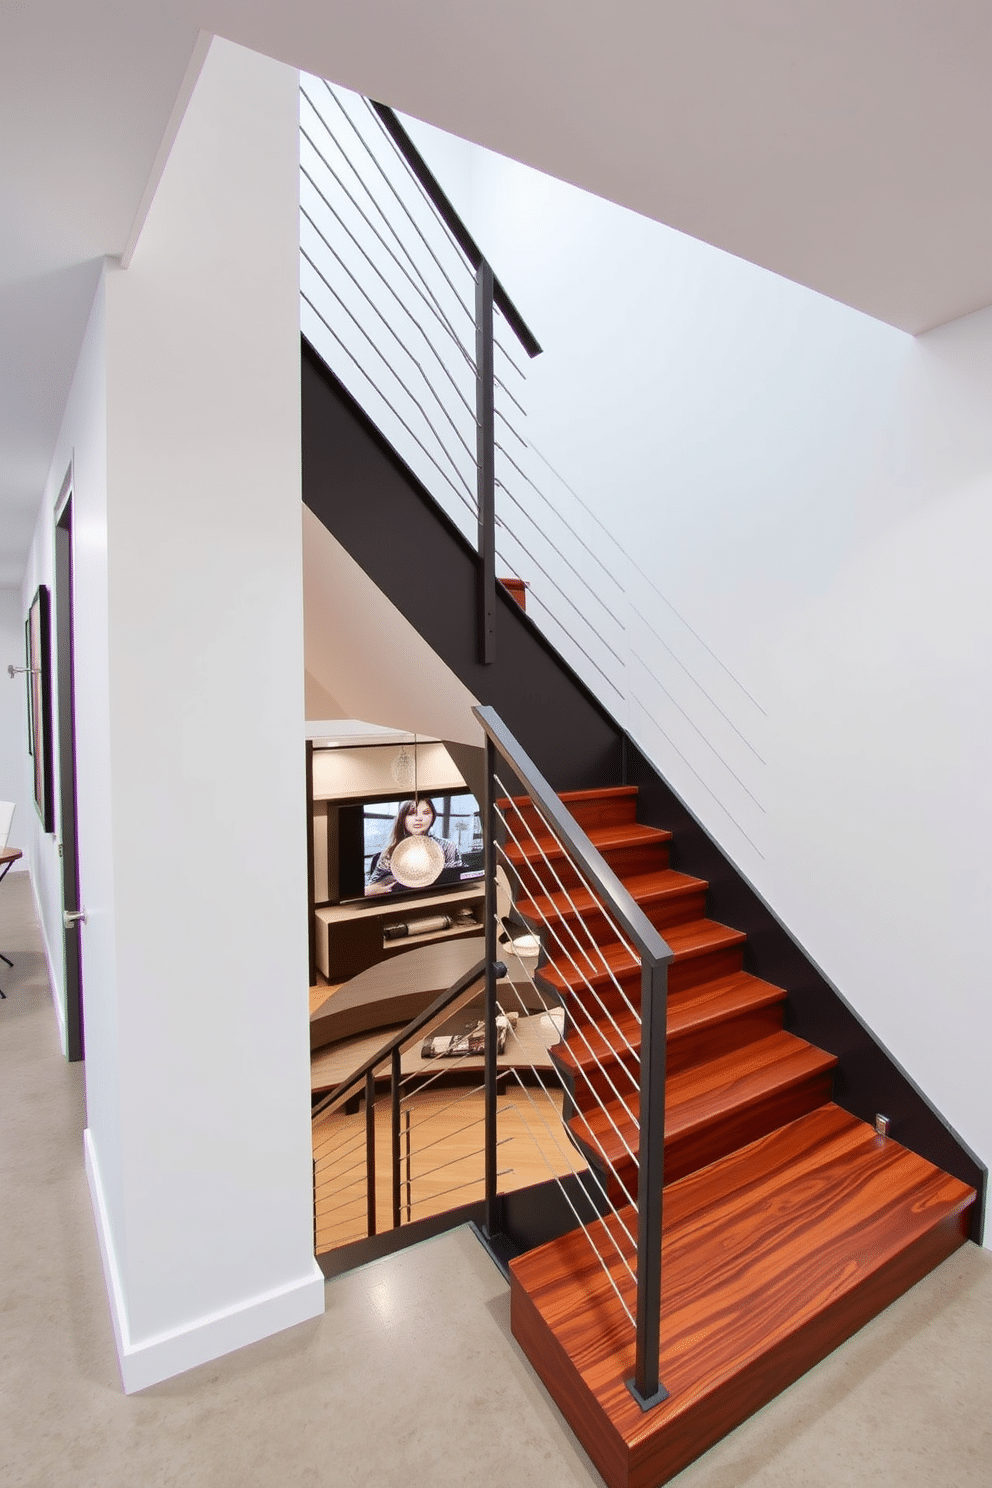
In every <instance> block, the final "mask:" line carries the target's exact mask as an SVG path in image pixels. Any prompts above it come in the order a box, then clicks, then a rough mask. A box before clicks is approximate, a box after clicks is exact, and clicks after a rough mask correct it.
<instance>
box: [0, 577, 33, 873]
mask: <svg viewBox="0 0 992 1488" xmlns="http://www.w3.org/2000/svg"><path fill="white" fill-rule="evenodd" d="M11 663H12V664H13V665H14V666H21V667H22V666H24V664H25V662H24V611H23V610H22V608H21V591H20V590H19V589H4V588H0V800H3V801H13V802H14V820H13V822H12V823H11V828H10V842H9V846H10V847H21V845H22V842H23V841H24V840H25V839H26V836H27V831H28V811H29V809H30V811H31V812H32V813H33V812H34V809H35V808H34V797H33V796H32V794H31V782H30V780H29V777H28V725H27V703H26V698H27V693H26V689H25V686H24V678H23V677H22V676H18V677H15V678H14V679H13V681H12V680H11V679H10V678H9V677H8V676H7V667H8V666H9V665H10V664H11ZM27 866H28V864H27V859H26V858H22V859H21V860H20V861H19V862H17V863H15V864H14V866H13V868H11V869H10V872H11V873H16V872H18V871H19V870H24V869H26V868H27Z"/></svg>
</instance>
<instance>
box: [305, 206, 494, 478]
mask: <svg viewBox="0 0 992 1488" xmlns="http://www.w3.org/2000/svg"><path fill="white" fill-rule="evenodd" d="M300 212H301V215H302V216H304V217H305V218H306V220H307V221H308V222H309V223H310V226H311V227H312V228H313V230H314V232H315V233H316V234H317V235H318V237H319V238H320V240H321V242H322V243H323V245H324V247H325V248H326V249H327V251H328V253H330V254H331V255H332V256H333V257H334V259H335V260H336V261H337V263H338V264H339V265H340V267H341V268H342V269H343V271H344V273H345V274H347V276H348V278H349V279H350V280H351V282H352V284H354V286H355V288H356V289H357V290H358V292H359V294H360V295H361V296H362V298H363V299H364V300H365V301H366V303H367V304H368V306H369V308H370V309H371V310H372V312H373V313H374V314H375V315H377V316H378V318H379V320H380V321H381V322H382V324H383V326H384V327H385V329H386V330H387V332H388V333H389V335H390V336H391V337H392V338H393V340H394V341H395V343H396V345H397V346H398V347H399V348H400V350H401V351H402V352H403V353H404V355H405V356H407V357H409V359H410V361H411V362H412V363H413V365H414V366H415V367H416V369H417V371H418V372H419V373H420V375H421V377H422V378H423V380H424V382H425V384H426V385H427V387H428V388H429V390H430V392H431V394H432V395H433V397H434V401H435V402H436V403H437V405H438V408H439V409H440V410H441V412H442V413H443V414H444V417H445V418H446V419H447V421H448V423H449V424H450V425H451V428H452V431H453V432H454V435H455V438H456V439H457V440H458V442H459V444H460V445H461V446H462V448H463V450H464V451H465V453H466V455H468V457H469V459H470V460H472V459H474V454H473V451H472V449H471V448H470V446H469V444H468V441H467V440H466V439H465V437H464V435H463V434H462V432H461V430H460V429H459V428H458V425H457V424H456V423H455V421H454V419H453V418H452V416H451V414H450V412H449V411H448V406H447V404H446V403H445V401H444V399H443V398H442V397H441V395H440V393H438V391H437V389H436V388H435V386H434V384H433V382H432V381H431V379H430V378H429V377H428V375H427V372H426V371H425V369H424V366H423V363H422V362H419V361H418V360H417V358H416V356H414V354H413V352H412V351H411V349H410V347H409V346H407V344H406V342H405V341H404V340H403V338H402V337H401V336H400V335H399V333H398V332H397V331H396V329H395V327H394V326H392V325H391V324H390V323H389V321H388V320H387V318H386V316H385V315H384V314H383V313H382V311H381V310H380V309H379V307H378V305H377V304H376V303H375V301H374V300H373V299H372V297H371V295H370V294H369V292H368V290H367V289H365V287H364V285H362V284H361V283H360V281H359V280H358V279H357V277H356V276H355V275H354V274H353V273H352V272H351V270H350V269H349V268H348V266H347V264H346V263H345V262H344V260H343V259H342V258H341V255H340V254H339V253H338V251H337V249H336V248H334V247H333V245H332V244H331V243H329V242H328V241H327V239H326V238H325V237H324V236H323V235H322V233H321V231H320V228H319V227H318V225H317V223H316V222H315V221H314V220H313V218H312V217H311V216H310V214H309V212H308V211H307V209H306V207H304V206H302V205H301V207H300ZM300 253H301V254H302V256H303V257H304V258H305V259H306V260H307V262H308V263H309V264H310V267H311V268H312V269H314V271H315V272H316V273H317V274H319V275H320V277H321V279H322V280H323V282H324V283H325V284H326V285H327V287H328V289H329V290H330V291H331V293H332V294H333V295H334V297H335V299H336V300H337V302H338V304H339V305H340V306H341V308H342V309H343V310H344V311H345V312H346V313H347V314H348V315H351V311H349V310H348V307H347V305H346V304H345V303H344V300H343V299H342V298H341V296H340V294H338V292H337V290H336V289H333V288H332V287H331V284H330V282H329V280H328V279H327V277H326V276H325V275H324V274H323V273H322V272H321V270H320V269H319V268H317V265H316V264H315V263H314V261H313V259H312V258H311V257H310V256H309V254H308V253H307V252H306V250H305V249H304V248H303V246H302V244H301V246H300ZM351 318H352V319H353V320H354V321H355V324H356V325H357V324H358V320H357V318H356V317H355V316H354V315H351ZM366 334H367V333H366ZM368 339H369V340H370V341H371V338H368ZM380 355H382V353H381V352H380ZM383 359H384V360H385V358H383ZM386 365H387V366H389V365H390V364H389V362H388V361H387V362H386ZM442 365H443V363H442ZM391 370H392V372H393V376H394V377H396V380H397V382H399V383H400V385H401V386H402V387H403V389H404V391H405V392H407V393H409V394H410V397H411V400H412V399H413V394H412V393H410V389H409V388H407V387H406V384H405V383H404V382H403V380H402V378H401V377H400V376H399V375H398V373H397V372H396V369H395V368H392V369H391ZM463 401H464V402H465V406H466V407H467V408H469V412H471V408H470V407H469V404H468V400H467V399H464V400H463ZM417 406H418V407H419V406H420V405H419V404H418V405H417ZM429 427H430V428H431V430H432V432H433V433H434V435H435V437H436V438H437V440H438V443H439V444H440V445H441V446H442V448H443V447H444V442H443V440H442V439H441V436H440V435H439V434H438V433H437V431H436V430H435V429H434V428H433V425H429ZM446 453H447V451H446ZM449 458H450V456H449ZM452 464H454V462H452ZM456 468H457V467H456Z"/></svg>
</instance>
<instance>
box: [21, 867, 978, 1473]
mask: <svg viewBox="0 0 992 1488" xmlns="http://www.w3.org/2000/svg"><path fill="white" fill-rule="evenodd" d="M0 949H3V950H5V951H6V952H7V954H8V955H11V956H12V957H13V959H14V962H15V968H14V970H13V971H9V970H8V969H7V968H6V967H5V966H3V964H2V963H0V985H2V986H3V987H4V989H5V990H6V991H7V993H8V998H7V1001H6V1002H0V1485H2V1488H53V1485H58V1488H201V1485H202V1488H207V1485H211V1488H269V1485H272V1488H291V1485H297V1484H299V1485H305V1484H306V1485H310V1484H313V1485H317V1484H319V1485H328V1488H365V1485H369V1488H372V1485H376V1488H379V1485H382V1488H445V1485H455V1484H457V1485H463V1484H477V1483H478V1484H498V1485H500V1488H529V1485H531V1484H534V1485H538V1488H587V1485H597V1484H599V1482H600V1479H599V1477H598V1475H597V1474H596V1472H595V1470H594V1469H593V1468H592V1466H591V1464H590V1463H589V1461H588V1459H587V1458H586V1456H585V1454H584V1453H583V1452H582V1450H581V1448H580V1447H579V1446H578V1445H577V1443H576V1441H575V1439H574V1437H573V1436H572V1434H571V1432H570V1431H569V1430H568V1428H567V1427H566V1426H565V1425H564V1423H563V1422H562V1420H561V1418H560V1417H559V1416H558V1414H557V1412H556V1411H555V1409H554V1407H553V1406H552V1405H551V1403H550V1401H549V1400H548V1398H547V1396H546V1395H545V1393H544V1391H543V1389H542V1387H541V1385H540V1384H539V1382H538V1381H537V1379H536V1377H535V1376H534V1375H533V1373H532V1372H531V1370H530V1367H529V1366H528V1364H527V1362H526V1361H525V1360H524V1358H523V1357H522V1355H521V1354H520V1352H519V1351H518V1349H517V1347H516V1345H515V1344H514V1342H513V1340H512V1338H511V1336H510V1331H509V1305H508V1297H507V1288H506V1286H505V1284H504V1282H503V1280H502V1278H501V1277H500V1275H499V1273H498V1272H497V1271H496V1270H495V1268H494V1267H493V1265H492V1264H491V1262H490V1261H489V1259H488V1257H487V1256H486V1254H485V1253H484V1252H483V1250H482V1249H481V1247H480V1246H479V1245H478V1243H477V1242H476V1240H475V1239H474V1238H473V1236H472V1235H471V1233H469V1232H468V1231H466V1230H460V1231H456V1232H454V1233H452V1234H450V1235H447V1236H444V1237H442V1238H440V1239H436V1240H432V1241H428V1242H427V1243H425V1244H423V1245H420V1246H417V1247H414V1248H413V1249H411V1250H408V1251H405V1252H403V1253H402V1254H400V1255H399V1256H396V1257H393V1258H391V1259H389V1260H386V1261H380V1262H376V1263H375V1264H374V1265H371V1266H368V1267H366V1268H364V1269H363V1270H360V1271H355V1272H352V1273H350V1274H349V1275H346V1276H343V1277H340V1278H338V1279H337V1280H335V1281H333V1282H331V1283H330V1284H329V1285H328V1288H327V1312H326V1315H325V1316H324V1317H323V1318H321V1319H319V1320H317V1321H314V1322H312V1323H306V1324H303V1325H301V1326H300V1327H298V1328H293V1329H290V1330H289V1331H287V1332H285V1333H282V1334H280V1335H278V1336H277V1337H275V1338H270V1339H267V1340H265V1341H264V1342H262V1343H260V1344H256V1345H254V1346H253V1347H251V1348H248V1349H244V1350H243V1351H242V1352H240V1353H238V1354H234V1355H230V1356H228V1357H227V1358H225V1359H221V1360H218V1361H217V1362H216V1363H214V1364H210V1365H205V1366H204V1367H202V1368H200V1369H197V1370H194V1371H192V1372H190V1373H189V1374H186V1375H183V1376H182V1377H180V1378H179V1379H175V1380H171V1381H169V1382H167V1383H165V1384H162V1385H158V1386H155V1387H154V1388H152V1389H150V1390H146V1391H145V1392H143V1393H142V1394H140V1395H134V1396H131V1397H125V1396H124V1395H122V1394H121V1390H120V1384H119V1380H118V1376H117V1366H116V1360H115V1354H114V1344H113V1336H112V1332H111V1326H110V1319H109V1314H108V1310H107V1302H106V1297H105V1293H104V1287H103V1278H102V1273H101V1269H100V1260H99V1254H98V1251H97V1245H96V1238H95V1234H94V1229H93V1222H92V1217H91V1213H90V1207H89V1197H88V1191H87V1186H86V1179H85V1176H84V1173H83V1162H82V1142H81V1134H82V1129H83V1123H84V1112H83V1084H82V1070H81V1068H80V1067H79V1066H68V1065H66V1064H65V1062H64V1061H63V1059H62V1057H61V1054H60V1052H59V1048H58V1041H57V1036H56V1027H55V1017H54V1013H53V1011H52V1004H51V997H50V993H49V988H48V979H47V974H46V970H45V963H44V958H43V955H42V953H41V940H40V936H39V932H38V929H37V925H36V923H35V920H34V914H33V910H32V907H31V896H30V886H29V884H28V881H27V876H26V875H24V874H18V875H13V874H11V875H10V877H9V878H8V879H7V882H6V883H5V884H4V885H3V887H2V890H0ZM675 1481H676V1483H677V1484H678V1485H679V1488H827V1485H831V1488H837V1485H852V1488H862V1485H865V1488H867V1485H871V1488H990V1485H992V1253H990V1252H988V1251H984V1250H979V1249H978V1248H976V1247H975V1246H970V1245H969V1246H967V1247H965V1249H964V1250H962V1251H959V1252H958V1253H957V1254H956V1255H955V1256H953V1257H952V1258H951V1260H950V1261H948V1262H947V1263H946V1264H945V1265H944V1266H942V1267H941V1268H940V1270H939V1271H938V1272H937V1273H935V1274H934V1275H933V1276H931V1277H928V1278H927V1279H926V1280H925V1281H923V1282H922V1283H921V1284H920V1285H919V1286H918V1287H916V1288H915V1289H914V1290H913V1291H912V1292H911V1293H910V1294H909V1295H908V1296H906V1297H904V1298H902V1299H901V1300H900V1301H899V1302H897V1303H896V1304H895V1305H894V1306H893V1307H891V1308H889V1310H888V1311H887V1312H886V1313H884V1314H883V1315H882V1316H881V1317H880V1318H877V1319H876V1320H875V1322H874V1323H872V1324H871V1325H870V1326H869V1327H868V1328H866V1329H865V1330H864V1331H863V1332H862V1333H861V1334H859V1336H858V1337H857V1338H854V1339H852V1340H851V1341H850V1342H849V1343H847V1344H846V1345H845V1346H844V1347H843V1348H842V1349H840V1350H838V1351H837V1353H835V1354H834V1355H832V1356H831V1357H830V1358H829V1359H827V1360H826V1361H825V1362H824V1363H823V1364H821V1365H820V1366H819V1367H818V1368H817V1369H815V1370H814V1371H813V1372H812V1373H811V1374H810V1375H808V1376H807V1377H806V1378H805V1379H803V1380H801V1381H800V1382H799V1383H798V1384H796V1385H794V1386H793V1387H792V1388H791V1389H790V1390H787V1391H786V1392H785V1393H784V1394H783V1395H781V1396H780V1397H779V1398H778V1399H777V1400H775V1401H773V1402H772V1404H771V1405H770V1406H768V1407H766V1409H765V1410H763V1411H761V1412H760V1413H759V1414H758V1415H757V1416H756V1417H754V1419H752V1420H751V1421H749V1422H747V1423H746V1424H745V1425H744V1426H742V1427H741V1428H740V1429H739V1430H737V1431H736V1432H734V1433H733V1434H732V1435H731V1436H729V1437H727V1438H726V1439H725V1440H724V1441H723V1442H721V1443H719V1444H718V1445H717V1446H716V1447H715V1448H713V1449H712V1451H710V1452H709V1453H707V1455H706V1456H705V1457H703V1458H701V1459H700V1460H699V1461H698V1462H696V1463H695V1464H694V1465H693V1466H692V1467H690V1468H687V1469H686V1471H685V1472H684V1473H682V1474H681V1476H680V1477H679V1478H678V1479H676V1480H675Z"/></svg>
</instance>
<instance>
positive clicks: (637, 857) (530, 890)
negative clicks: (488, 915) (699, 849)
mask: <svg viewBox="0 0 992 1488" xmlns="http://www.w3.org/2000/svg"><path fill="white" fill-rule="evenodd" d="M543 846H544V849H545V852H546V853H547V856H548V859H549V861H548V862H547V863H545V862H544V861H543V859H541V860H539V861H537V862H536V863H535V862H523V861H520V859H519V855H518V854H516V853H512V852H511V853H509V854H508V855H509V857H510V859H511V863H512V865H513V869H514V872H515V874H516V875H517V876H518V878H519V881H520V892H521V895H529V894H553V893H555V892H557V891H558V890H560V889H568V890H572V889H579V888H583V887H584V884H583V882H582V880H581V878H580V877H579V875H578V873H577V871H576V870H575V868H573V866H572V863H571V861H570V859H568V858H566V857H565V855H564V853H562V852H561V851H560V850H559V849H557V848H556V847H555V845H554V843H552V842H551V841H550V840H549V841H545V843H544V844H543ZM603 857H604V858H605V859H606V861H607V863H608V864H609V865H610V867H611V868H612V869H613V872H614V873H615V874H616V875H617V877H618V878H629V877H633V876H634V875H636V874H639V873H659V872H661V870H662V869H664V868H667V867H668V848H667V846H666V845H665V844H664V843H661V842H658V843H653V842H644V843H640V844H639V845H637V846H634V847H611V848H607V850H606V851H605V852H604V853H603Z"/></svg>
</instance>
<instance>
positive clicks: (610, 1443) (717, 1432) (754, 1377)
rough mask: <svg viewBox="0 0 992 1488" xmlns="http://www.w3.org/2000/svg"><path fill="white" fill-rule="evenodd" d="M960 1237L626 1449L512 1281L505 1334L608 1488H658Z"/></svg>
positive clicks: (915, 1256)
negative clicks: (508, 1331)
mask: <svg viewBox="0 0 992 1488" xmlns="http://www.w3.org/2000/svg"><path fill="white" fill-rule="evenodd" d="M967 1236H968V1215H967V1213H965V1214H962V1215H956V1216H952V1217H950V1218H948V1219H945V1220H943V1221H942V1222H941V1223H940V1224H938V1225H935V1226H934V1227H933V1228H932V1229H931V1230H928V1231H927V1232H926V1233H924V1234H923V1235H921V1236H920V1237H919V1238H918V1239H916V1240H915V1241H914V1242H913V1243H912V1244H911V1245H909V1246H907V1247H906V1248H905V1249H904V1250H903V1251H901V1252H900V1253H899V1255H898V1256H896V1257H895V1258H893V1259H892V1260H891V1261H889V1262H888V1263H887V1264H886V1265H885V1267H884V1268H882V1269H881V1270H879V1271H878V1272H876V1273H874V1274H872V1275H870V1276H867V1277H866V1278H865V1280H864V1281H863V1282H862V1283H861V1285H859V1286H858V1287H856V1288H855V1289H854V1290H853V1291H852V1292H851V1293H850V1294H849V1295H846V1296H844V1297H842V1298H841V1299H840V1300H839V1301H838V1302H837V1303H835V1304H834V1305H833V1306H831V1307H828V1308H826V1309H824V1310H822V1311H819V1312H815V1313H813V1314H812V1316H810V1318H809V1319H808V1320H807V1321H805V1322H804V1323H803V1324H802V1325H801V1327H798V1328H797V1329H796V1331H794V1332H792V1333H790V1334H789V1336H788V1337H787V1338H785V1339H783V1340H782V1341H781V1342H779V1343H778V1344H777V1345H776V1346H775V1347H774V1348H772V1349H768V1350H761V1349H757V1350H753V1351H752V1356H751V1357H750V1359H749V1361H748V1363H747V1366H746V1368H743V1369H741V1370H738V1371H736V1372H735V1373H734V1375H733V1378H732V1379H731V1380H730V1381H729V1382H728V1385H727V1387H726V1388H724V1389H723V1390H720V1391H715V1392H707V1393H704V1394H702V1395H701V1396H700V1398H699V1399H698V1400H697V1401H695V1402H693V1403H692V1404H691V1405H690V1406H689V1407H688V1408H687V1409H686V1410H684V1411H682V1412H680V1413H679V1415H678V1416H677V1417H675V1418H674V1419H672V1418H671V1417H670V1416H666V1415H665V1413H664V1412H659V1413H658V1414H657V1417H656V1418H655V1419H656V1422H657V1424H656V1426H655V1429H654V1430H649V1431H647V1432H645V1433H642V1434H640V1438H639V1440H638V1441H637V1442H636V1444H634V1445H632V1446H630V1447H628V1446H627V1444H626V1443H625V1442H624V1440H623V1438H622V1436H621V1434H620V1432H619V1431H618V1430H617V1429H616V1427H615V1426H614V1425H613V1423H612V1422H611V1421H610V1419H609V1417H608V1416H607V1415H606V1413H605V1411H604V1410H603V1409H602V1406H601V1404H600V1402H599V1400H598V1399H597V1398H596V1395H595V1394H594V1393H593V1391H592V1390H591V1389H590V1387H589V1385H588V1384H587V1383H586V1381H585V1380H584V1379H583V1377H582V1375H581V1374H580V1372H579V1370H578V1369H577V1367H576V1365H575V1363H574V1362H573V1360H572V1358H571V1357H570V1355H569V1353H568V1351H567V1350H566V1348H565V1347H563V1345H562V1343H561V1341H560V1340H559V1338H558V1337H557V1336H556V1334H555V1333H554V1332H552V1330H551V1328H550V1327H549V1326H548V1324H547V1322H546V1321H545V1318H544V1317H543V1316H542V1314H541V1312H540V1311H539V1309H538V1307H537V1306H536V1305H535V1303H534V1301H533V1300H532V1299H531V1297H530V1296H529V1295H528V1292H527V1290H526V1289H525V1287H524V1286H523V1285H521V1283H520V1281H519V1279H518V1278H517V1277H516V1276H511V1280H510V1327H511V1331H512V1333H513V1336H514V1338H515V1339H516V1340H517V1342H518V1343H519V1344H520V1346H521V1348H522V1349H523V1351H524V1353H525V1354H526V1355H527V1357H528V1359H530V1361H531V1363H532V1365H533V1366H534V1368H535V1369H536V1371H537V1373H538V1375H539V1376H540V1377H541V1379H542V1380H543V1381H544V1385H545V1388H546V1389H547V1390H548V1392H549V1394H550V1395H551V1397H552V1399H553V1400H554V1401H555V1402H556V1404H557V1405H558V1407H559V1409H560V1410H561V1412H562V1414H563V1415H564V1416H565V1418H566V1420H567V1421H568V1422H569V1423H570V1425H571V1427H572V1429H573V1430H574V1431H575V1434H576V1435H577V1437H578V1438H579V1440H580V1441H581V1443H582V1445H583V1447H584V1448H585V1450H586V1451H587V1452H588V1454H589V1456H590V1457H591V1458H592V1460H593V1462H594V1463H595V1465H596V1467H597V1469H598V1470H599V1472H600V1473H601V1475H602V1477H603V1479H604V1481H605V1482H606V1483H607V1485H608V1488H661V1485H663V1484H665V1483H667V1482H669V1481H670V1480H671V1479H672V1478H673V1477H675V1475H676V1474H677V1473H680V1472H681V1471H682V1470H683V1469H684V1468H685V1467H687V1466H688V1465H689V1463H690V1462H693V1461H695V1460H696V1459H697V1458H698V1457H699V1456H700V1455H701V1454H702V1453H703V1452H704V1451H706V1449H707V1448H708V1447H711V1446H713V1444H714V1443H715V1442H718V1441H719V1440H720V1439H721V1438H722V1437H724V1436H726V1434H727V1433H728V1432H729V1431H732V1430H733V1429H734V1427H735V1426H739V1425H740V1423H741V1422H742V1421H746V1420H747V1418H748V1417H749V1416H751V1415H753V1414H754V1412H755V1411H757V1410H760V1409H761V1407H762V1406H764V1405H767V1403H768V1402H769V1401H770V1400H772V1399H774V1397H775V1396H776V1395H778V1394H779V1393H780V1392H781V1391H782V1390H784V1389H785V1388H786V1387H787V1386H788V1385H790V1384H792V1383H793V1381H795V1380H797V1379H799V1378H800V1377H801V1376H802V1375H803V1374H805V1373H806V1371H807V1370H809V1369H812V1367H813V1366H814V1365H815V1364H817V1363H819V1362H820V1360H821V1359H824V1358H826V1356H827V1355H828V1354H829V1353H831V1352H832V1350H834V1349H835V1348H837V1347H838V1346H839V1345H840V1344H841V1343H843V1342H844V1341H845V1339H848V1338H850V1337H851V1336H852V1335H853V1334H854V1333H856V1332H857V1331H858V1329H859V1328H862V1327H863V1326H864V1325H865V1324H866V1323H867V1322H868V1321H869V1320H870V1319H871V1318H873V1317H877V1316H878V1314H879V1313H881V1312H883V1311H884V1309H885V1308H886V1307H888V1306H889V1305H890V1304H891V1303H892V1302H894V1301H895V1300H896V1298H897V1297H900V1296H902V1295H903V1293H904V1292H906V1291H908V1290H909V1288H910V1287H912V1286H914V1285H915V1284H916V1283H917V1282H918V1281H920V1280H922V1278H923V1277H924V1276H926V1275H927V1274H928V1272H930V1271H932V1270H933V1269H934V1268H935V1267H936V1266H938V1265H940V1263H941V1262H942V1261H944V1260H946V1259H947V1257H948V1256H950V1255H952V1254H953V1253H954V1251H955V1250H957V1249H958V1248H959V1247H960V1246H961V1245H963V1244H964V1242H965V1240H966V1239H967ZM664 1292H665V1281H664V1274H663V1276H662V1295H663V1296H664ZM662 1346H663V1347H664V1343H663V1345H662ZM663 1377H664V1370H663ZM650 1419H651V1418H650V1417H648V1418H645V1420H650Z"/></svg>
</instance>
